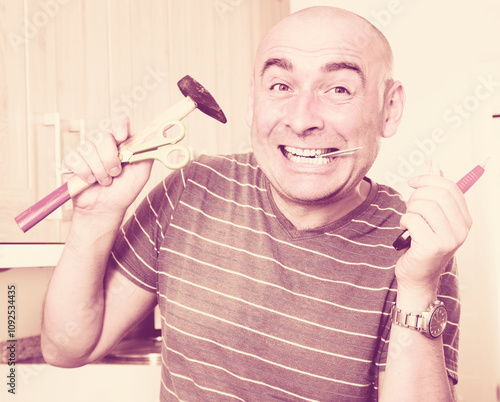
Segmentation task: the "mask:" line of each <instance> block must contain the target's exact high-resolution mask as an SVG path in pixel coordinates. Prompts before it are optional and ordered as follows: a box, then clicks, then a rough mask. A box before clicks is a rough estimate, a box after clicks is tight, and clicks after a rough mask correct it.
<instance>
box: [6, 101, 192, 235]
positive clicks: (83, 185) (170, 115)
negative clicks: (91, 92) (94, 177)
mask: <svg viewBox="0 0 500 402" xmlns="http://www.w3.org/2000/svg"><path fill="white" fill-rule="evenodd" d="M194 109H196V103H195V102H193V101H192V100H191V98H189V97H188V96H187V97H185V98H184V99H182V100H181V101H180V102H178V103H176V104H175V105H174V106H172V107H171V108H169V109H168V110H167V111H165V112H163V113H162V114H161V115H160V116H158V117H157V118H155V119H154V120H152V121H151V122H149V123H148V124H147V125H146V126H145V127H144V128H142V129H141V130H140V131H138V132H137V133H136V134H134V135H133V136H131V137H130V138H128V139H127V140H125V141H124V142H122V143H121V144H120V145H119V146H118V150H119V151H123V150H125V149H127V148H130V147H131V146H133V145H136V144H139V143H142V142H144V141H145V140H147V139H148V137H149V136H150V135H151V134H155V133H156V131H157V130H158V129H159V128H160V126H161V125H162V124H163V123H164V122H166V121H169V120H182V119H183V118H184V117H186V116H187V115H188V114H189V113H191V112H192V111H193V110H194ZM91 185H92V184H88V183H87V182H85V181H83V180H82V179H80V178H79V177H78V176H73V177H72V178H71V179H69V180H68V181H67V182H66V183H64V184H63V185H62V186H60V187H59V188H57V189H56V190H54V191H52V192H51V193H50V194H48V195H47V196H46V197H44V198H42V199H41V200H40V201H38V202H36V203H35V204H33V205H32V206H31V207H29V208H28V209H26V210H25V211H23V212H21V213H20V214H19V215H18V216H16V218H15V221H16V223H17V224H18V226H19V227H20V228H21V230H22V231H23V232H27V231H28V230H29V229H31V228H32V227H33V226H35V225H36V224H37V223H38V222H40V221H42V220H43V219H45V218H46V217H47V216H48V215H50V214H51V213H52V212H54V211H55V210H56V209H57V208H59V207H60V206H61V205H63V204H64V203H65V202H67V201H68V200H69V199H71V198H73V197H74V196H76V195H77V194H79V193H81V192H82V191H84V190H86V189H87V188H88V187H90V186H91Z"/></svg>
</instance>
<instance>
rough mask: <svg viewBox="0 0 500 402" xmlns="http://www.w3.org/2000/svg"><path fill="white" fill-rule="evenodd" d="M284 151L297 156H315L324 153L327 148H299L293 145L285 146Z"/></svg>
mask: <svg viewBox="0 0 500 402" xmlns="http://www.w3.org/2000/svg"><path fill="white" fill-rule="evenodd" d="M285 151H287V152H290V153H292V154H294V155H297V156H315V155H321V154H324V153H326V152H327V151H328V148H318V149H301V148H294V147H285Z"/></svg>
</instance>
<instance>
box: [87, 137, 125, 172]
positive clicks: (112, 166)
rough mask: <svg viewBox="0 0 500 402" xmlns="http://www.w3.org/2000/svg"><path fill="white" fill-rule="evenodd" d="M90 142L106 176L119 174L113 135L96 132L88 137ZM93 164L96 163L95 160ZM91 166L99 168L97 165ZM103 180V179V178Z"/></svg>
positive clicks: (119, 164)
mask: <svg viewBox="0 0 500 402" xmlns="http://www.w3.org/2000/svg"><path fill="white" fill-rule="evenodd" d="M90 141H91V142H92V143H93V144H94V147H95V149H96V150H97V151H98V154H99V159H100V161H101V162H102V165H103V167H104V169H105V170H106V172H107V175H109V176H111V177H116V176H118V175H119V174H120V173H121V169H122V167H121V161H120V158H119V156H118V146H117V144H116V141H115V137H114V135H113V134H112V133H104V132H98V133H94V135H93V136H92V137H90ZM89 156H90V154H89ZM94 162H97V160H96V161H94ZM93 166H96V167H97V168H99V166H98V164H96V165H94V164H93V165H92V166H91V167H93ZM103 179H105V178H104V177H103ZM99 182H100V181H99Z"/></svg>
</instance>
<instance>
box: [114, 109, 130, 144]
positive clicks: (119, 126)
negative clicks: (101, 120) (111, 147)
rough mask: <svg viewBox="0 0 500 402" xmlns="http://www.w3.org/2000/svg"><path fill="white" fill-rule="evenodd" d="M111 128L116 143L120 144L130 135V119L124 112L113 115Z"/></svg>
mask: <svg viewBox="0 0 500 402" xmlns="http://www.w3.org/2000/svg"><path fill="white" fill-rule="evenodd" d="M111 130H112V134H113V136H114V137H115V139H116V143H117V144H121V143H122V142H123V141H125V140H126V139H127V138H128V137H130V135H131V132H130V119H129V118H128V116H127V115H126V114H123V113H122V114H118V115H114V116H113V117H112V118H111Z"/></svg>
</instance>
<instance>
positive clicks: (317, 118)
mask: <svg viewBox="0 0 500 402" xmlns="http://www.w3.org/2000/svg"><path fill="white" fill-rule="evenodd" d="M283 121H284V123H285V124H286V125H287V126H288V127H290V128H291V129H292V130H293V131H294V132H295V133H296V134H298V135H308V134H311V133H312V132H314V131H316V130H322V129H323V128H324V120H323V116H322V114H321V102H320V101H319V100H318V99H317V98H316V97H315V96H314V95H313V94H311V93H302V94H299V95H297V96H295V97H293V99H291V100H290V101H289V102H288V103H287V105H286V110H285V115H284V118H283Z"/></svg>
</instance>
